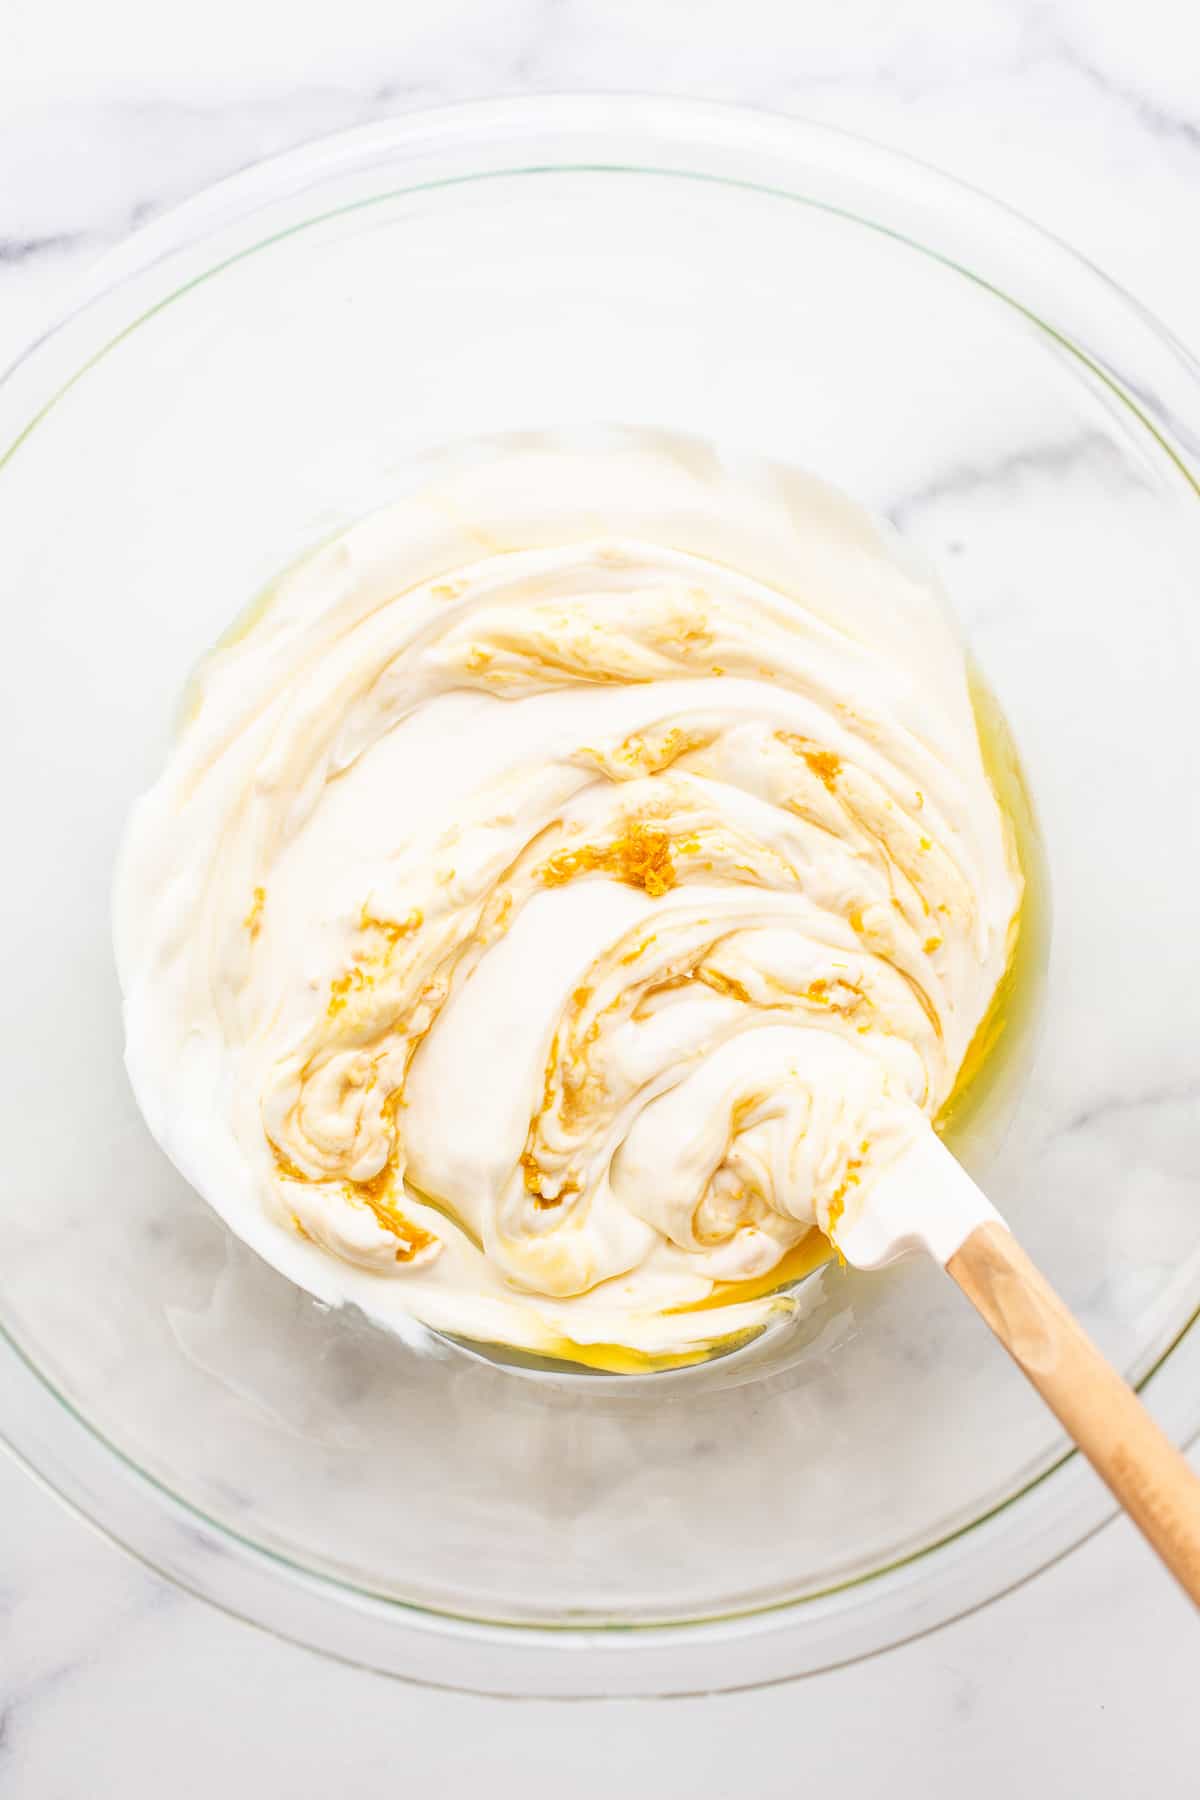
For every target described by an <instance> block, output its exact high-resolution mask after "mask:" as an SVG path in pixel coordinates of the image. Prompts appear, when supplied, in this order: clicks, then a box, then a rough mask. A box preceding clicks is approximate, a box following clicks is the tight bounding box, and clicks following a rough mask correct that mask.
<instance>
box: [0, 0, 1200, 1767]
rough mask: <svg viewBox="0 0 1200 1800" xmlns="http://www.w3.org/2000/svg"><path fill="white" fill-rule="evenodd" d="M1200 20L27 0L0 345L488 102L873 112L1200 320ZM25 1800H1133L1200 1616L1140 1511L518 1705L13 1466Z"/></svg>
mask: <svg viewBox="0 0 1200 1800" xmlns="http://www.w3.org/2000/svg"><path fill="white" fill-rule="evenodd" d="M1198 70H1200V16H1197V15H1196V13H1195V12H1194V10H1193V9H1189V8H1188V7H1186V6H1183V5H1180V4H1179V0H1141V3H1140V4H1139V5H1138V6H1137V7H1135V8H1130V7H1126V6H1122V5H1119V4H1117V0H969V3H968V4H967V5H966V6H961V5H960V6H952V5H950V4H949V3H948V0H909V4H907V5H905V6H903V7H899V6H889V5H883V4H880V0H839V4H838V5H837V6H836V7H833V6H828V7H821V8H819V9H818V8H817V7H814V6H794V5H789V4H787V3H786V0H738V4H736V5H732V4H729V3H728V0H603V3H601V0H509V4H507V5H505V6H503V7H500V6H498V5H493V4H490V3H489V0H436V3H435V0H400V4H399V5H396V4H394V3H393V4H384V0H341V4H340V5H338V6H336V7H328V6H326V5H323V4H319V0H290V4H288V5H287V6H284V5H283V4H282V0H208V3H207V4H206V5H205V6H204V7H202V8H190V9H187V10H186V12H181V11H180V9H178V8H172V7H161V6H156V5H153V4H151V0H109V3H108V4H107V5H105V6H104V7H92V6H86V5H84V4H82V3H81V0H60V3H59V4H57V5H53V4H47V0H6V4H5V6H4V8H3V11H2V12H0V363H3V362H5V361H7V360H8V358H9V356H10V354H11V353H13V352H15V350H16V349H18V348H19V346H20V343H21V341H22V340H23V339H24V338H25V337H27V336H28V335H30V334H32V332H33V331H34V330H35V329H36V328H37V327H38V325H39V324H40V323H41V322H42V321H43V320H44V318H45V317H46V316H47V315H48V314H49V313H50V312H51V311H52V310H53V309H54V308H55V307H56V306H58V305H59V304H60V302H61V300H62V298H63V296H64V295H65V293H66V292H67V291H68V289H69V285H70V282H71V281H72V279H73V278H75V277H76V276H77V275H78V274H79V273H80V272H81V271H82V270H83V269H84V268H85V267H86V266H87V265H88V263H89V262H90V261H91V260H92V259H93V258H94V257H95V256H96V255H97V254H98V253H100V252H101V251H102V250H103V249H104V248H105V247H106V246H107V245H109V244H110V243H112V242H113V241H114V240H115V239H117V238H119V237H120V236H121V235H122V234H123V233H124V232H126V231H127V230H128V229H129V228H130V227H131V226H132V225H135V224H137V223H138V222H139V221H140V220H142V219H144V218H145V217H147V216H148V215H151V214H153V213H154V212H156V211H158V210H159V209H161V208H162V207H164V206H167V205H169V204H171V203H172V202H173V201H175V200H177V199H179V198H181V197H183V196H184V195H187V194H189V193H190V192H192V191H194V190H195V189H196V188H198V187H200V186H201V185H203V184H204V183H206V182H208V181H210V180H212V179H214V178H215V177H217V176H219V175H222V174H224V173H226V172H228V171H230V170H233V169H235V168H237V167H239V166H242V165H244V164H245V163H247V162H250V161H253V160H255V159H257V158H258V157H260V156H263V155H266V154H268V153H270V152H273V151H276V150H279V149H282V148H284V147H286V146H288V145H290V144H293V143H297V142H300V141H302V140H303V139H305V138H308V137H312V136H315V135H318V134H321V133H325V132H329V131H333V130H336V129H338V128H340V127H343V126H349V125H353V124H359V123H362V122H364V121H367V120H372V119H377V118H381V117H385V116H387V115H388V114H390V113H393V112H396V111H401V110H405V109H408V108H412V107H417V106H424V105H432V104H436V103H438V102H441V101H445V100H452V99H461V98H466V97H470V96H476V95H485V94H498V93H514V92H523V91H545V90H550V89H562V88H593V89H642V90H645V89H660V90H666V91H672V92H677V93H689V94H697V95H703V96H706V97H709V98H719V99H727V100H740V101H746V102H751V103H754V104H758V105H763V106H768V107H772V108H775V109H778V110H783V111H795V112H800V113H805V114H808V115H809V116H812V117H815V118H818V119H823V120H826V121H829V122H832V123H835V124H838V125H842V126H846V127H848V128H851V129H854V130H859V131H862V132H863V133H865V134H867V135H869V136H872V137H876V138H879V139H882V140H884V141H886V142H889V143H891V144H893V145H896V146H898V147H900V148H902V149H906V150H908V151H910V152H912V153H914V154H916V155H918V156H922V157H924V158H926V159H928V160H929V161H931V162H935V163H939V164H941V165H943V166H945V167H947V168H950V169H952V170H953V171H955V172H956V173H958V174H959V175H961V176H963V177H965V178H966V179H968V180H970V181H973V182H975V183H977V184H978V185H980V186H982V187H984V188H987V189H990V190H991V191H992V192H994V193H996V194H998V195H999V196H1001V197H1002V198H1004V199H1006V200H1007V201H1009V202H1010V203H1011V204H1012V205H1014V206H1016V207H1018V208H1019V209H1021V210H1023V211H1025V212H1026V213H1028V214H1030V215H1031V216H1033V217H1034V218H1036V219H1037V220H1038V221H1039V222H1040V223H1042V224H1043V225H1045V226H1048V227H1049V228H1050V229H1051V230H1052V231H1055V232H1058V233H1059V234H1061V235H1062V236H1064V237H1066V238H1068V239H1070V240H1071V241H1072V242H1073V243H1074V244H1076V245H1077V246H1078V247H1080V248H1081V249H1082V250H1083V251H1084V252H1085V253H1086V254H1088V255H1090V256H1091V257H1092V258H1093V259H1094V260H1095V261H1097V262H1098V263H1100V264H1101V265H1102V266H1103V267H1105V268H1106V269H1107V270H1108V271H1109V272H1110V273H1111V274H1112V275H1114V276H1115V277H1116V278H1117V279H1118V280H1119V281H1120V282H1122V283H1124V284H1125V285H1126V286H1128V287H1130V288H1131V289H1133V290H1134V291H1135V292H1136V293H1137V294H1138V295H1139V296H1140V297H1141V298H1142V299H1143V300H1144V301H1145V302H1146V303H1147V304H1148V305H1149V306H1150V307H1151V308H1152V309H1153V310H1155V311H1156V312H1157V313H1158V314H1159V315H1160V316H1161V317H1162V318H1164V319H1165V320H1166V322H1167V323H1168V324H1170V325H1171V326H1173V327H1174V329H1175V330H1176V331H1177V332H1178V333H1179V334H1180V335H1181V336H1182V337H1183V338H1184V339H1185V341H1190V342H1191V343H1192V344H1193V346H1195V345H1196V342H1197V339H1198V338H1200V329H1198V327H1197V324H1196V321H1197V319H1198V318H1200V257H1197V255H1196V219H1197V216H1198V204H1200V88H1198V87H1197V79H1196V78H1197V71H1198ZM0 1520H2V1521H3V1529H2V1530H0V1794H3V1795H9V1794H11V1795H13V1796H17V1795H19V1796H21V1800H84V1797H87V1800H91V1797H92V1796H93V1795H96V1794H98V1793H120V1794H121V1795H122V1796H124V1797H125V1800H141V1796H143V1795H144V1796H147V1797H149V1796H150V1795H157V1794H158V1793H159V1792H160V1791H166V1792H169V1793H170V1794H171V1796H172V1800H190V1797H191V1796H193V1795H194V1796H201V1795H203V1796H208V1795H209V1794H210V1793H211V1792H212V1791H213V1790H214V1788H216V1789H220V1788H224V1790H225V1791H226V1792H229V1793H232V1794H234V1795H238V1796H240V1795H241V1794H243V1793H245V1794H250V1793H260V1792H261V1793H266V1794H268V1795H273V1794H285V1793H286V1794H288V1795H289V1796H290V1797H291V1800H306V1797H307V1796H310V1795H311V1796H314V1797H315V1796H318V1795H320V1796H322V1797H323V1796H325V1795H327V1794H329V1793H338V1792H342V1791H344V1790H347V1789H348V1790H351V1791H354V1792H356V1793H358V1794H360V1795H363V1796H372V1795H375V1794H380V1795H382V1794H384V1793H391V1792H392V1791H394V1790H395V1789H397V1788H401V1789H402V1791H412V1792H418V1793H435V1794H444V1795H457V1794H459V1793H463V1794H465V1793H467V1792H468V1791H470V1790H471V1789H473V1788H474V1787H475V1786H476V1785H477V1784H478V1782H479V1780H480V1774H481V1771H486V1772H487V1775H488V1778H489V1780H490V1781H491V1783H492V1784H493V1786H494V1787H495V1788H497V1790H498V1791H499V1792H500V1793H501V1794H502V1795H508V1794H512V1795H516V1794H518V1793H519V1794H520V1795H521V1796H522V1797H523V1800H535V1797H537V1796H541V1795H549V1794H551V1793H558V1792H565V1793H569V1794H570V1795H571V1796H572V1797H573V1800H588V1797H589V1796H592V1795H595V1796H601V1795H608V1794H610V1793H611V1792H612V1791H613V1790H614V1789H619V1788H622V1787H623V1788H624V1789H625V1791H627V1792H630V1793H632V1794H635V1795H639V1794H642V1793H651V1792H654V1793H658V1794H662V1793H665V1794H669V1795H670V1794H683V1793H688V1794H694V1795H697V1796H701V1797H703V1800H707V1797H709V1796H714V1797H715V1796H721V1795H727V1794H728V1795H733V1794H735V1793H736V1794H739V1795H741V1794H744V1793H745V1792H747V1791H748V1790H749V1789H751V1788H752V1789H753V1791H754V1792H755V1793H756V1794H758V1795H762V1796H764V1797H766V1796H770V1795H780V1796H782V1795H785V1794H787V1795H791V1794H795V1793H798V1792H800V1791H802V1789H803V1787H804V1786H805V1785H806V1784H807V1783H808V1782H810V1781H819V1780H820V1779H821V1778H822V1777H826V1778H835V1779H836V1782H837V1792H838V1793H839V1794H841V1795H844V1796H846V1797H847V1800H858V1797H860V1796H861V1797H863V1800H873V1797H874V1796H876V1795H878V1794H882V1793H884V1792H887V1793H890V1794H895V1795H899V1796H903V1795H906V1794H908V1793H916V1792H918V1791H919V1792H920V1793H921V1794H922V1795H923V1796H924V1797H925V1800H941V1797H942V1796H950V1795H952V1794H957V1793H959V1792H960V1791H961V1790H962V1789H963V1788H964V1787H966V1786H968V1785H969V1786H970V1788H971V1789H972V1791H973V1792H974V1793H975V1794H976V1795H977V1796H978V1797H979V1800H1000V1797H1001V1796H1007V1795H1008V1794H1010V1793H1012V1792H1014V1791H1019V1792H1023V1793H1030V1794H1033V1795H1041V1794H1050V1793H1054V1794H1062V1795H1065V1796H1068V1797H1069V1800H1074V1796H1076V1795H1079V1796H1083V1795H1085V1794H1086V1795H1088V1796H1089V1797H1094V1800H1127V1796H1129V1795H1130V1794H1132V1793H1134V1792H1135V1791H1138V1790H1141V1789H1145V1790H1146V1791H1147V1792H1153V1793H1154V1794H1155V1795H1156V1796H1158V1797H1160V1800H1174V1797H1175V1796H1180V1797H1182V1796H1185V1795H1187V1796H1190V1795H1193V1794H1194V1793H1195V1792H1196V1788H1197V1781H1198V1779H1200V1708H1198V1707H1197V1705H1196V1667H1197V1661H1196V1656H1197V1638H1196V1635H1195V1633H1196V1624H1195V1618H1194V1615H1193V1613H1192V1611H1191V1609H1190V1608H1189V1607H1188V1605H1187V1603H1186V1602H1185V1601H1184V1600H1183V1599H1182V1598H1181V1597H1180V1596H1179V1595H1178V1593H1176V1592H1175V1590H1174V1589H1173V1588H1172V1586H1171V1584H1170V1583H1169V1582H1168V1580H1167V1578H1166V1577H1165V1576H1164V1575H1163V1574H1162V1573H1161V1571H1160V1570H1159V1569H1158V1568H1157V1567H1156V1566H1155V1565H1154V1563H1153V1560H1152V1558H1151V1556H1150V1554H1149V1552H1148V1551H1146V1550H1145V1549H1144V1548H1143V1546H1142V1545H1141V1543H1140V1542H1139V1541H1138V1540H1137V1538H1136V1537H1135V1535H1134V1533H1133V1531H1132V1529H1131V1528H1130V1527H1128V1526H1127V1525H1125V1524H1123V1523H1118V1524H1115V1525H1112V1526H1109V1527H1108V1528H1106V1529H1105V1530H1104V1531H1102V1532H1101V1533H1099V1534H1098V1535H1097V1536H1096V1537H1094V1538H1093V1539H1092V1540H1091V1541H1090V1542H1089V1543H1087V1544H1086V1545H1085V1546H1084V1547H1083V1548H1082V1549H1080V1550H1079V1551H1077V1552H1075V1553H1074V1554H1073V1555H1071V1556H1069V1557H1067V1558H1066V1559H1064V1560H1063V1561H1062V1562H1061V1563H1059V1564H1058V1565H1057V1566H1056V1567H1054V1568H1053V1569H1051V1570H1050V1571H1048V1572H1047V1573H1046V1574H1044V1575H1043V1576H1041V1577H1040V1578H1038V1579H1037V1580H1036V1581H1034V1582H1032V1583H1030V1584H1028V1585H1027V1586H1026V1587H1024V1588H1022V1589H1021V1590H1019V1591H1018V1592H1016V1593H1014V1594H1012V1595H1010V1596H1008V1597H1007V1598H1006V1599H1004V1600H1002V1601H1000V1602H998V1603H996V1604H995V1605H993V1606H991V1607H988V1608H986V1609H984V1611H982V1612H981V1613H978V1614H976V1615H974V1616H973V1617H971V1618H969V1619H966V1620H963V1621H960V1622H959V1623H958V1624H955V1625H953V1626H950V1627H948V1628H946V1629H944V1630H941V1631H938V1632H935V1633H933V1634H932V1635H930V1636H928V1637H926V1638H924V1639H922V1640H920V1641H918V1642H916V1643H913V1644H910V1645H907V1646H905V1647H903V1648H902V1649H899V1650H896V1651H893V1652H891V1653H889V1654H888V1655H885V1656H882V1657H877V1658H875V1659H874V1660H872V1661H870V1662H868V1663H866V1664H861V1665H859V1666H857V1667H854V1668H849V1669H843V1670H840V1671H837V1672H834V1673H831V1674H827V1675H823V1676H820V1677H815V1678H812V1679H810V1680H808V1681H804V1682H801V1683H796V1684H792V1685H789V1686H785V1687H781V1688H777V1689H771V1690H767V1691H764V1692H762V1693H758V1694H740V1695H730V1696H724V1697H714V1698H710V1699H704V1700H677V1701H671V1702H666V1703H649V1702H608V1703H602V1704H597V1703H581V1704H579V1703H531V1702H524V1703H513V1702H506V1701H499V1700H496V1701H489V1700H480V1699H474V1698H468V1697H463V1696H456V1695H452V1694H445V1693H436V1692H431V1691H424V1690H418V1689H415V1688H407V1687H404V1686H402V1685H400V1684H398V1683H392V1682H388V1681H386V1680H384V1679H383V1678H381V1677H376V1676H373V1675H370V1674H366V1673H364V1672H362V1671H358V1670H353V1669H349V1668H345V1667H342V1666H339V1665H336V1664H333V1663H329V1662H326V1661H324V1660H322V1659H321V1658H319V1657H317V1656H315V1655H313V1654H310V1653H308V1652H306V1651H303V1650H299V1649H296V1648H294V1647H292V1646H290V1645H287V1644H283V1643H280V1642H277V1641H275V1640H273V1639H271V1638H269V1637H267V1636H266V1635H264V1634H262V1633H259V1632H257V1631H255V1630H253V1629H251V1628H250V1627H248V1626H245V1625H241V1624H238V1623H235V1622H233V1621H231V1620H229V1619H227V1618H225V1617H223V1616H221V1615H220V1614H218V1613H216V1612H215V1611H213V1610H210V1609H209V1608H207V1607H205V1606H204V1605H202V1604H201V1603H199V1602H198V1601H195V1600H193V1599H191V1598H189V1597H187V1596H185V1595H183V1594H181V1593H179V1592H177V1591H175V1590H174V1589H172V1588H170V1587H168V1586H167V1585H166V1584H165V1583H164V1582H162V1581H160V1580H158V1579H157V1578H156V1577H155V1576H153V1575H151V1574H149V1573H147V1572H146V1571H145V1570H144V1569H142V1568H141V1567H139V1566H138V1565H137V1564H135V1563H134V1562H132V1561H131V1560H129V1559H128V1558H126V1557H125V1556H124V1555H122V1554H121V1553H120V1552H119V1551H117V1550H115V1549H113V1548H112V1547H111V1546H110V1545H108V1544H107V1543H105V1542H103V1541H102V1540H101V1539H100V1538H98V1537H97V1536H95V1535H94V1534H93V1533H92V1532H91V1531H90V1530H89V1529H88V1528H87V1527H85V1526H84V1525H83V1524H81V1523H79V1522H78V1521H77V1520H76V1519H74V1518H73V1517H71V1516H69V1515H68V1514H67V1513H66V1512H65V1511H64V1509H63V1508H62V1507H61V1506H59V1505H58V1503H57V1502H56V1501H55V1500H54V1499H52V1498H51V1497H50V1496H49V1495H47V1494H46V1493H44V1492H43V1491H42V1490H41V1489H40V1488H39V1487H37V1486H36V1485H35V1484H34V1483H33V1482H32V1481H30V1480H29V1478H28V1477H27V1476H26V1475H25V1474H23V1473H22V1472H21V1471H20V1470H18V1469H17V1468H15V1467H13V1466H11V1465H10V1464H8V1463H7V1462H0Z"/></svg>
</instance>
